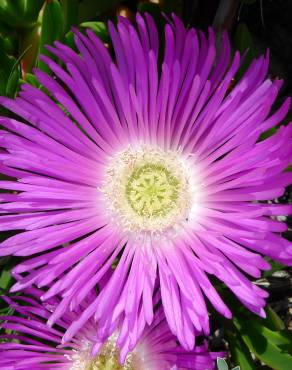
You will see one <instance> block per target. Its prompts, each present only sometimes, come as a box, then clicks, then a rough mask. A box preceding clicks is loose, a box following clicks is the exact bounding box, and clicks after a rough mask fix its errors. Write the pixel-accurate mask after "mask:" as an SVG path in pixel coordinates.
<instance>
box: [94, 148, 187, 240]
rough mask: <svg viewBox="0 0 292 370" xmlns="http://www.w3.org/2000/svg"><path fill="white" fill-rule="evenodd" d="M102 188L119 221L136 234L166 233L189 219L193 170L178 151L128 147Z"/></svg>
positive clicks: (113, 164) (109, 208)
mask: <svg viewBox="0 0 292 370" xmlns="http://www.w3.org/2000/svg"><path fill="white" fill-rule="evenodd" d="M101 191H102V192H103V193H104V195H105V200H106V203H107V209H108V210H109V211H110V216H111V218H112V220H113V221H114V222H115V223H116V224H118V225H119V226H121V227H123V228H124V229H126V230H129V231H132V232H135V233H141V232H150V233H162V232H164V231H165V230H166V229H170V228H174V227H175V226H176V225H177V224H178V223H180V222H184V221H186V219H187V218H188V214H189V211H190V207H191V198H192V194H191V193H192V191H191V181H190V170H189V168H188V167H187V164H186V161H185V160H183V159H182V158H181V156H180V154H179V153H177V152H174V151H163V150H162V149H160V148H153V147H150V146H140V147H139V148H132V147H128V148H127V149H126V150H124V151H122V152H120V153H118V154H117V155H116V156H115V157H114V158H113V160H112V162H111V163H110V165H109V166H108V168H107V170H106V174H105V181H104V185H103V187H102V189H101Z"/></svg>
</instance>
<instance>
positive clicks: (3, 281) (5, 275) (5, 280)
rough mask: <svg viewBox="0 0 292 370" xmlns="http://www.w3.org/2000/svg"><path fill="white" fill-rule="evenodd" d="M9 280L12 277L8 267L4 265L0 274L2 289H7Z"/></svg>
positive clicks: (0, 286)
mask: <svg viewBox="0 0 292 370" xmlns="http://www.w3.org/2000/svg"><path fill="white" fill-rule="evenodd" d="M11 280H12V278H11V274H10V269H9V268H5V267H4V269H3V270H2V272H1V275H0V288H1V289H3V290H8V287H9V285H10V283H11Z"/></svg>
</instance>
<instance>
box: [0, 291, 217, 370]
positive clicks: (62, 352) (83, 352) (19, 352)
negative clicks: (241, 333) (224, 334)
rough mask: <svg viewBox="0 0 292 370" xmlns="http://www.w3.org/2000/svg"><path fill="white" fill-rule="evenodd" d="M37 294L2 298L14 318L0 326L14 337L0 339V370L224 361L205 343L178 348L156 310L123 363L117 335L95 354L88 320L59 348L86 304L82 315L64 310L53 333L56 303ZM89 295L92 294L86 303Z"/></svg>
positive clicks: (163, 368) (122, 368) (208, 366)
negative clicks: (50, 324)
mask: <svg viewBox="0 0 292 370" xmlns="http://www.w3.org/2000/svg"><path fill="white" fill-rule="evenodd" d="M40 294H41V291H40V290H37V289H27V290H26V291H25V294H24V295H20V296H15V297H12V298H7V297H6V298H5V299H6V301H7V302H8V303H9V304H10V307H11V308H13V309H14V310H15V311H16V312H17V313H18V315H16V314H15V315H13V316H2V317H1V320H2V324H1V326H2V327H3V328H4V329H8V330H9V331H10V332H12V333H14V334H6V335H2V336H0V339H2V343H0V367H1V369H6V370H9V369H17V370H30V369H33V370H38V369H48V370H52V369H59V370H65V369H66V370H149V369H151V370H171V369H173V370H174V369H175V370H187V369H197V370H212V369H214V359H215V358H216V356H218V355H219V356H220V355H221V356H222V353H215V352H208V350H207V344H206V343H204V344H203V345H201V346H198V347H196V349H195V350H194V351H191V352H189V351H186V350H184V349H183V348H182V347H180V346H179V345H178V344H177V341H176V337H175V336H174V335H173V334H171V332H170V330H169V327H168V325H167V323H166V321H165V317H164V315H163V311H162V310H161V309H158V310H157V311H156V313H155V316H154V320H153V323H152V325H151V326H149V327H147V328H146V329H145V330H144V332H143V334H142V336H141V338H140V340H139V341H138V343H137V345H136V347H135V348H134V349H133V350H132V352H131V353H128V354H126V355H125V357H124V360H123V363H121V362H120V357H121V354H120V349H119V347H118V346H117V343H116V339H117V335H116V334H115V333H114V334H113V335H112V336H111V337H110V338H108V340H107V341H105V342H104V343H103V344H102V346H101V348H100V350H99V352H98V353H97V354H95V355H93V348H94V346H95V338H96V323H95V322H94V321H93V320H92V319H91V320H89V321H88V322H87V323H86V325H84V327H83V328H82V329H81V330H80V332H79V333H78V334H77V335H76V337H75V338H73V339H72V341H70V342H69V343H66V345H62V336H63V334H64V332H65V330H66V329H67V327H68V326H69V325H70V323H71V322H72V321H74V320H76V318H77V317H78V315H80V313H81V312H82V309H83V308H84V307H86V302H85V303H84V304H85V305H84V306H83V307H80V310H81V311H77V312H69V311H67V312H66V313H65V314H64V316H63V318H62V319H59V320H57V325H58V326H57V328H56V329H53V328H50V327H48V326H47V325H46V320H47V318H48V317H49V316H50V314H51V312H52V310H54V308H55V307H56V305H57V304H58V298H56V297H54V298H52V299H50V300H49V301H48V302H45V303H43V304H42V303H40V301H39V296H40ZM93 296H94V294H93V293H91V294H90V298H91V299H92V298H93ZM88 302H90V299H89V301H88ZM223 355H224V354H223Z"/></svg>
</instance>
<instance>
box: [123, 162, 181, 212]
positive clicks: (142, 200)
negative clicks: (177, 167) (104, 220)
mask: <svg viewBox="0 0 292 370" xmlns="http://www.w3.org/2000/svg"><path fill="white" fill-rule="evenodd" d="M178 192H179V181H178V179H176V178H175V177H174V176H173V175H172V174H171V173H170V172H169V171H168V170H167V169H166V168H165V167H163V166H162V165H160V164H151V163H148V164H145V165H142V166H140V167H139V166H138V167H137V168H135V169H134V171H133V173H132V175H131V176H130V178H129V180H128V183H127V185H126V196H127V199H128V202H129V204H130V206H131V207H132V209H133V210H134V211H135V212H136V213H137V215H138V216H140V217H145V218H151V217H154V218H155V217H163V216H165V215H167V213H169V212H170V211H171V210H172V209H173V208H174V207H175V206H176V203H177V199H178Z"/></svg>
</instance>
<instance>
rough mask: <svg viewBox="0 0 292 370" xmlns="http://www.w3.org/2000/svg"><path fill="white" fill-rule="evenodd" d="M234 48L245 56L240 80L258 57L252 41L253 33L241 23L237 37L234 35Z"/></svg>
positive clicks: (236, 32) (239, 72)
mask: <svg viewBox="0 0 292 370" xmlns="http://www.w3.org/2000/svg"><path fill="white" fill-rule="evenodd" d="M234 46H235V48H236V49H237V50H239V51H240V52H241V54H245V57H244V59H243V64H242V66H241V67H240V69H239V71H238V72H237V78H238V79H239V78H240V77H241V76H242V75H243V74H244V72H245V71H246V70H247V68H248V66H249V65H250V63H251V61H252V60H253V59H254V58H255V57H256V54H257V53H256V51H255V46H254V43H253V40H252V36H251V33H250V32H249V29H248V27H247V25H246V24H245V23H239V24H238V26H237V28H236V31H235V35H234Z"/></svg>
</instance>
